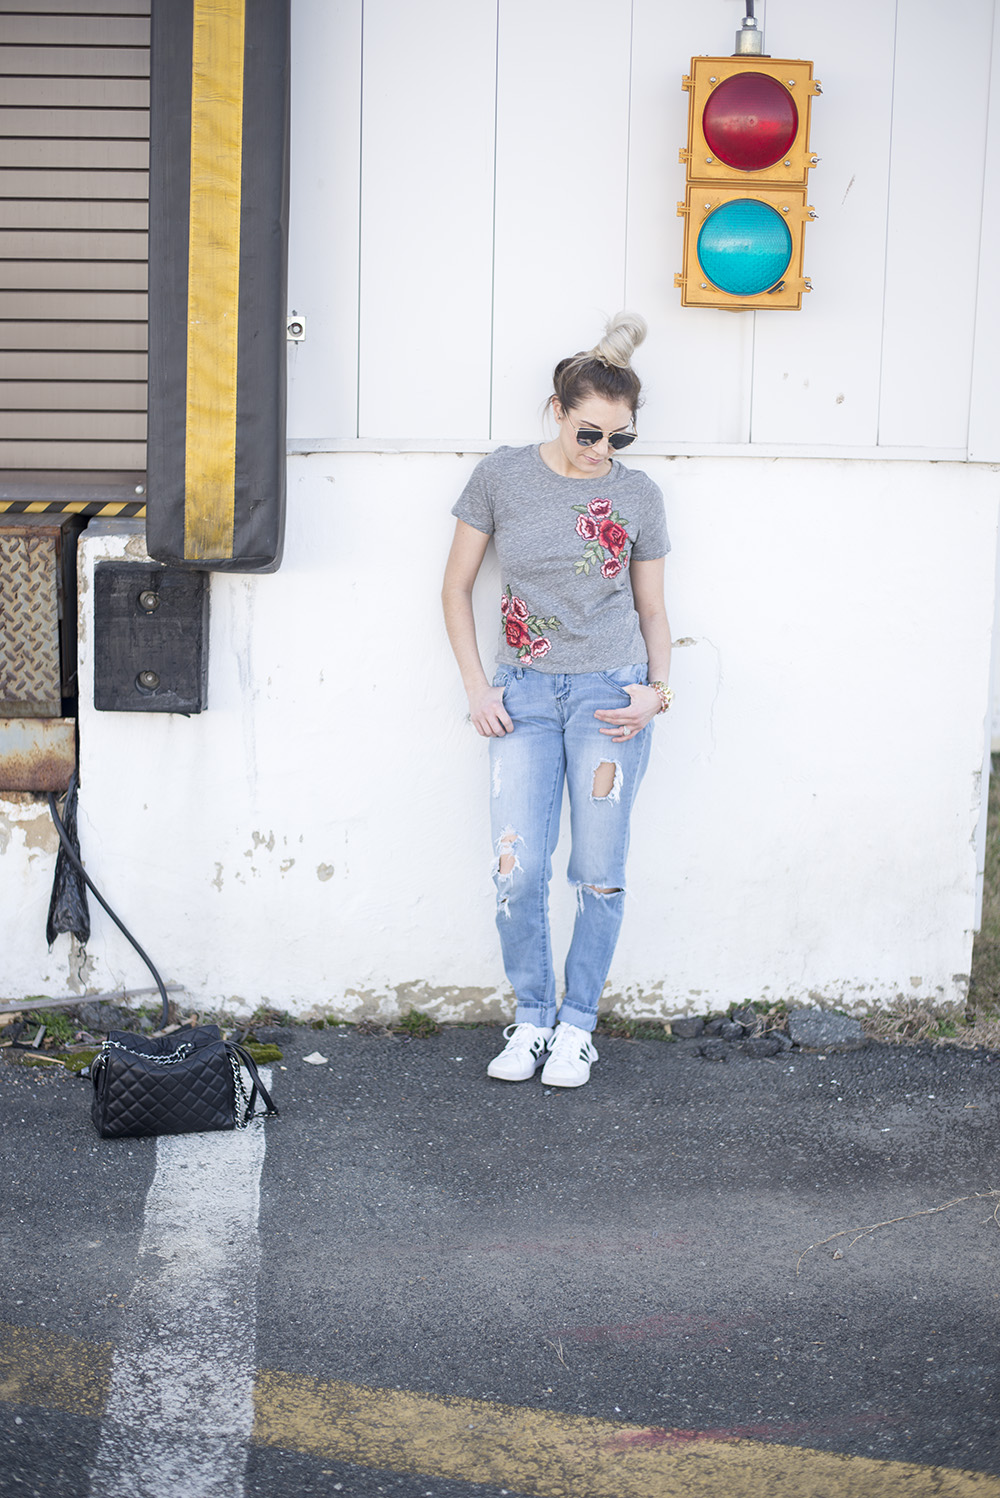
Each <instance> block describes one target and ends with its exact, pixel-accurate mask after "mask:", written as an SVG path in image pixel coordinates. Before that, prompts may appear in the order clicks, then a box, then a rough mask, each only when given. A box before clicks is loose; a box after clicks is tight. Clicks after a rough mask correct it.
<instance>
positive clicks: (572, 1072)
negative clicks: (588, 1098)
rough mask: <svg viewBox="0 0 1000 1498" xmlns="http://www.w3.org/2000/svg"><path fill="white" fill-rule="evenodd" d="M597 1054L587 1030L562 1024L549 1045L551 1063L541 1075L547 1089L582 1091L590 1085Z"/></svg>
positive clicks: (557, 1028) (549, 1061)
mask: <svg viewBox="0 0 1000 1498" xmlns="http://www.w3.org/2000/svg"><path fill="white" fill-rule="evenodd" d="M596 1060H597V1051H596V1049H595V1047H594V1044H593V1042H592V1041H591V1038H590V1034H589V1032H588V1031H587V1030H581V1029H580V1027H579V1025H569V1024H563V1023H562V1022H560V1023H559V1024H558V1025H556V1030H555V1036H554V1038H553V1040H552V1041H551V1043H550V1045H549V1059H548V1061H546V1063H545V1070H544V1071H543V1072H542V1081H543V1082H544V1083H545V1085H546V1086H548V1087H582V1086H583V1084H584V1082H589V1081H590V1068H591V1065H592V1064H593V1062H595V1061H596Z"/></svg>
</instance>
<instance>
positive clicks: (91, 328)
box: [0, 322, 146, 375]
mask: <svg viewBox="0 0 1000 1498" xmlns="http://www.w3.org/2000/svg"><path fill="white" fill-rule="evenodd" d="M145 347H146V324H145V322H62V323H59V322H0V350H3V349H38V350H42V349H67V350H81V349H92V350H94V352H95V353H96V352H98V351H100V350H102V349H108V350H112V349H127V350H145ZM4 372H5V371H4V366H3V364H0V375H2V374H3V373H4Z"/></svg>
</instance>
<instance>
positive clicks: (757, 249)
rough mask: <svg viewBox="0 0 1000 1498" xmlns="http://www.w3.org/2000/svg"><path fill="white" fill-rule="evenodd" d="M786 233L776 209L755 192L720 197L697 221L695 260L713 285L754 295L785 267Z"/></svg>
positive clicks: (787, 258) (733, 292) (788, 250)
mask: <svg viewBox="0 0 1000 1498" xmlns="http://www.w3.org/2000/svg"><path fill="white" fill-rule="evenodd" d="M791 258H792V236H791V234H790V233H789V229H788V225H787V224H786V223H785V221H784V219H783V218H782V217H781V214H780V213H778V212H777V211H776V210H775V209H774V208H770V207H768V205H767V204H766V203H760V202H758V201H757V199H756V198H734V199H733V201H732V202H729V203H723V204H722V205H721V206H720V207H718V208H716V209H715V211H714V212H713V213H710V214H709V215H708V218H707V219H706V220H705V222H704V223H703V224H702V226H701V231H700V233H699V235H698V261H699V264H700V265H701V268H702V270H703V271H704V272H705V275H706V276H707V277H708V279H709V280H710V281H711V283H712V285H713V286H716V287H718V289H719V291H725V292H728V294H729V295H730V296H757V295H759V293H760V292H762V291H770V289H771V287H772V286H774V285H775V283H776V282H778V281H780V280H781V278H782V276H783V275H784V274H785V271H786V270H787V269H788V262H789V261H790V260H791Z"/></svg>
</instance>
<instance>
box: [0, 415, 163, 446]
mask: <svg viewBox="0 0 1000 1498" xmlns="http://www.w3.org/2000/svg"><path fill="white" fill-rule="evenodd" d="M95 426H99V427H100V435H101V437H102V438H103V439H104V440H105V441H108V442H145V440H146V413H145V411H102V412H100V413H99V415H95V413H94V412H93V411H0V440H3V441H23V442H89V441H92V440H93V437H94V428H95Z"/></svg>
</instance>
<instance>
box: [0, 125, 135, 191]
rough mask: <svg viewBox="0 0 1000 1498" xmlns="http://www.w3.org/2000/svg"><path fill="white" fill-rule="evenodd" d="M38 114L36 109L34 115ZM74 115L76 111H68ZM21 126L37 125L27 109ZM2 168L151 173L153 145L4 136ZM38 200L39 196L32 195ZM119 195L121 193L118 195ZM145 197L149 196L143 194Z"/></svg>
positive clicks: (0, 146)
mask: <svg viewBox="0 0 1000 1498" xmlns="http://www.w3.org/2000/svg"><path fill="white" fill-rule="evenodd" d="M33 113H34V111H33V110H32V114H33ZM66 113H67V114H68V115H70V116H72V115H74V114H75V111H73V110H67V111H66ZM19 123H20V124H21V125H22V126H23V127H24V128H29V127H31V126H33V125H34V123H35V122H34V120H33V119H30V118H29V117H28V111H27V110H21V111H20V120H19ZM0 167H5V168H6V167H21V168H27V169H28V170H30V171H33V172H37V171H53V170H55V171H59V170H63V171H66V170H69V171H79V170H80V168H82V167H86V168H88V169H90V170H98V171H104V172H107V171H115V172H120V171H122V170H123V169H124V170H127V171H129V172H134V171H139V172H147V171H148V170H149V142H148V141H147V140H72V139H68V138H66V137H64V136H54V135H49V136H40V137H37V138H34V139H32V138H26V137H22V138H20V139H12V138H10V137H9V136H8V137H5V136H4V135H3V134H2V133H0ZM27 196H29V197H38V196H39V194H38V193H29V194H27ZM115 196H117V194H116V195H115ZM143 196H145V193H143Z"/></svg>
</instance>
